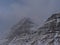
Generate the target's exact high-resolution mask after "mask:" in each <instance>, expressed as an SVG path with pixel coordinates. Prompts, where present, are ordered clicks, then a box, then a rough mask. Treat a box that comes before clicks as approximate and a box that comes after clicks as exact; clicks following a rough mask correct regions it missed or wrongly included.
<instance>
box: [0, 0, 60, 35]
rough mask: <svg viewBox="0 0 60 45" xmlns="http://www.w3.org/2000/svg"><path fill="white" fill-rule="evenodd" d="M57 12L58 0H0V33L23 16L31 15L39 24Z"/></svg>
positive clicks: (59, 3)
mask: <svg viewBox="0 0 60 45" xmlns="http://www.w3.org/2000/svg"><path fill="white" fill-rule="evenodd" d="M57 12H58V13H59V12H60V0H0V35H1V34H3V33H4V32H6V31H7V30H8V29H9V28H10V27H12V25H14V24H16V23H17V22H18V21H19V20H20V19H21V18H23V17H31V18H32V19H33V20H34V21H35V22H36V23H38V24H40V25H41V24H42V23H43V22H44V20H46V19H47V18H48V17H49V16H51V14H53V13H57Z"/></svg>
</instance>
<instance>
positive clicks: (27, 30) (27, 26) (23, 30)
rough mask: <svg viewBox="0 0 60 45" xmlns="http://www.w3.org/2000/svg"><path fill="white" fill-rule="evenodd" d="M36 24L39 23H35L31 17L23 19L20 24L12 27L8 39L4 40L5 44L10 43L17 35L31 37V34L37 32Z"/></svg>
mask: <svg viewBox="0 0 60 45" xmlns="http://www.w3.org/2000/svg"><path fill="white" fill-rule="evenodd" d="M36 26H37V25H36V24H35V23H33V22H32V20H31V19H30V18H24V19H22V20H21V21H20V22H19V23H18V24H16V25H14V26H13V27H12V28H11V31H10V32H9V34H8V36H7V38H6V39H8V41H6V42H4V43H3V44H4V45H8V44H9V43H10V42H11V41H13V40H14V39H15V38H17V37H19V38H20V37H30V36H29V35H32V34H33V33H34V32H36ZM26 35H27V36H26Z"/></svg>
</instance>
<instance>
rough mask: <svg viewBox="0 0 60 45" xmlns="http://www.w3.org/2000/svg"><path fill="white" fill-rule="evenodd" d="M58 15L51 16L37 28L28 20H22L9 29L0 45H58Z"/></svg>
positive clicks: (59, 29)
mask: <svg viewBox="0 0 60 45" xmlns="http://www.w3.org/2000/svg"><path fill="white" fill-rule="evenodd" d="M59 17H60V14H53V15H52V16H51V17H49V18H48V19H47V21H46V22H45V24H44V25H43V26H42V27H39V28H37V26H36V24H35V23H33V22H32V21H31V20H30V18H24V19H22V20H21V21H20V22H19V23H18V24H17V25H15V26H13V27H12V28H11V31H10V32H9V34H8V36H7V38H6V39H8V40H7V41H5V42H4V43H2V44H1V45H60V24H59V23H60V21H59V19H60V18H59Z"/></svg>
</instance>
